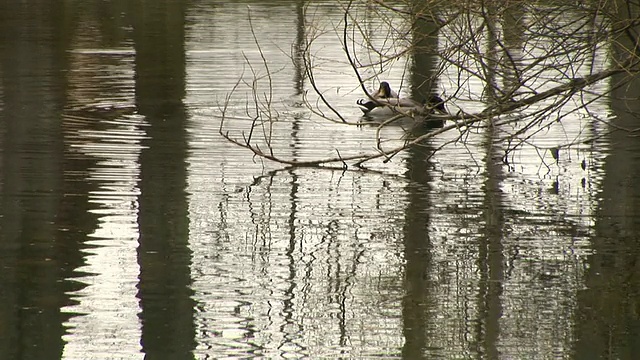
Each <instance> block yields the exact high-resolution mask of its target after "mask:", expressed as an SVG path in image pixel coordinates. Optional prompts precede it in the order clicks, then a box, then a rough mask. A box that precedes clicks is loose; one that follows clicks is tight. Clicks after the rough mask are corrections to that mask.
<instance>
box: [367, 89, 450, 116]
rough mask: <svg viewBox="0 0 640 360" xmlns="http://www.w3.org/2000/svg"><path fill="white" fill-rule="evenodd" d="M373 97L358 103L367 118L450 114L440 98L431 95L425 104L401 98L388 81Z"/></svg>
mask: <svg viewBox="0 0 640 360" xmlns="http://www.w3.org/2000/svg"><path fill="white" fill-rule="evenodd" d="M371 97H372V99H371V100H368V101H366V100H364V99H360V100H358V101H356V103H357V104H358V105H359V106H360V110H362V113H363V114H364V116H366V117H389V116H394V115H405V116H419V117H426V116H432V115H435V114H437V113H440V114H443V115H448V114H449V113H448V112H447V109H446V108H445V106H444V100H442V98H440V97H439V96H437V95H431V96H430V97H429V98H428V99H427V100H426V101H425V102H424V103H420V102H418V101H415V100H413V99H411V98H400V97H399V96H398V94H397V93H396V92H394V91H393V90H391V87H390V86H389V83H387V82H386V81H383V82H381V83H380V88H379V89H378V91H376V92H375V93H374V94H372V96H371Z"/></svg>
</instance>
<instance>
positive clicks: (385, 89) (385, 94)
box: [372, 81, 397, 99]
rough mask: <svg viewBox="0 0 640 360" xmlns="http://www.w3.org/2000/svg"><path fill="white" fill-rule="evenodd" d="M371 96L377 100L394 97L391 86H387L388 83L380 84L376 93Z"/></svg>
mask: <svg viewBox="0 0 640 360" xmlns="http://www.w3.org/2000/svg"><path fill="white" fill-rule="evenodd" d="M372 96H373V97H374V98H379V99H388V98H390V97H394V96H393V92H392V91H391V86H389V83H388V82H386V81H383V82H381V83H380V87H379V88H378V91H376V92H375V93H374V94H373V95H372ZM395 97H397V96H395Z"/></svg>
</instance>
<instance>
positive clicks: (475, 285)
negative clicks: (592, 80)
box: [0, 1, 640, 359]
mask: <svg viewBox="0 0 640 360" xmlns="http://www.w3.org/2000/svg"><path fill="white" fill-rule="evenodd" d="M332 4H333V3H331V2H329V3H325V4H323V3H319V4H316V5H314V6H311V7H310V8H308V9H307V12H306V15H304V13H303V11H302V10H303V5H304V4H303V3H302V2H296V1H281V2H273V3H265V2H253V3H251V4H250V9H251V17H252V23H253V25H254V27H255V29H256V30H257V31H256V36H257V37H258V39H259V40H260V42H261V44H262V46H263V48H262V50H263V53H264V54H265V55H267V57H268V59H269V66H270V67H271V69H272V70H273V74H272V77H273V79H272V80H273V83H272V84H273V97H274V105H273V108H274V109H276V110H278V116H279V117H280V121H279V122H278V123H276V124H275V128H274V148H275V149H276V150H277V151H278V152H279V154H283V155H286V156H288V157H291V158H294V159H298V160H305V159H313V158H318V157H327V156H334V155H335V150H336V149H338V150H339V152H340V153H341V154H343V155H345V156H347V155H350V154H357V153H360V152H362V151H366V152H371V151H373V149H374V141H375V138H376V134H375V128H374V127H356V126H349V125H343V124H335V123H328V122H326V121H324V120H322V119H320V118H319V117H317V116H312V115H310V114H309V113H308V111H307V110H306V109H305V108H304V107H302V106H301V105H300V104H301V103H302V101H303V100H304V99H305V98H304V97H303V94H304V93H305V91H307V90H310V85H309V84H308V82H305V81H304V80H303V76H302V72H301V68H300V66H299V65H300V64H299V63H297V62H296V61H292V59H291V58H290V55H291V53H290V51H291V49H292V48H293V49H294V51H295V48H296V47H295V46H293V47H292V44H299V42H300V39H301V37H303V36H305V33H307V34H308V33H309V32H311V31H312V27H311V26H310V25H308V26H305V24H318V23H320V24H326V23H331V21H335V23H338V22H339V21H340V20H341V19H342V16H343V13H342V10H341V9H340V8H337V7H335V6H333V5H332ZM248 11H249V10H248V8H247V4H246V3H235V2H232V3H229V2H215V1H214V2H205V1H190V2H177V1H138V2H126V1H121V2H119V1H115V2H95V3H84V2H80V3H78V2H48V1H39V2H28V3H23V2H21V3H18V2H15V3H14V2H5V3H3V4H2V5H0V20H1V21H0V26H1V30H2V31H1V32H0V34H1V35H0V39H1V40H0V41H1V42H0V81H1V82H0V133H1V134H2V137H1V138H0V139H1V140H0V157H1V159H2V161H1V162H0V173H1V174H2V177H1V178H0V201H1V202H2V209H1V213H0V269H1V271H0V289H2V291H1V292H0V301H2V303H1V305H2V306H0V358H2V359H48V358H68V359H104V358H109V359H115V358H122V359H133V358H144V357H148V358H166V359H184V358H247V357H262V356H264V357H271V358H274V357H310V358H320V357H337V358H365V357H382V358H392V357H393V358H406V359H416V358H423V357H424V358H446V359H448V358H486V359H497V358H501V359H516V358H522V359H530V358H545V359H546V358H566V359H574V358H575V359H590V358H592V359H601V358H602V359H609V358H611V359H613V358H616V359H635V358H638V357H640V316H639V315H638V314H640V303H639V302H638V299H640V296H639V295H640V294H638V292H639V289H640V287H639V282H640V281H639V279H640V278H639V274H640V268H639V266H640V265H639V264H640V262H638V259H639V256H640V245H639V244H640V243H639V242H638V240H639V235H638V230H639V229H640V220H639V219H640V216H639V215H640V214H639V213H640V205H638V204H640V187H639V186H638V185H637V183H636V178H637V177H636V176H635V175H636V173H638V170H637V169H640V155H638V154H640V152H639V150H640V145H639V143H638V140H637V138H636V137H632V136H628V134H627V133H624V132H612V133H611V132H610V131H609V130H611V128H609V125H608V124H607V123H602V122H599V121H593V122H590V121H589V120H588V119H585V118H582V119H581V120H578V119H574V120H575V121H565V122H564V123H563V126H562V127H551V128H549V129H548V130H547V131H545V132H544V133H542V134H541V135H540V136H538V137H537V138H536V139H534V140H535V141H538V144H542V145H545V146H548V147H553V146H558V145H559V144H564V143H566V142H567V139H576V138H577V139H582V138H583V137H584V138H590V137H597V141H593V142H589V143H585V144H582V145H579V146H575V147H572V148H571V149H570V150H566V151H562V152H561V153H560V155H561V156H560V158H559V160H558V161H554V160H553V159H552V158H551V155H549V154H540V153H538V152H536V150H535V149H534V148H529V147H526V146H525V147H522V148H521V149H519V150H518V151H516V152H513V153H512V155H511V159H510V161H509V163H508V164H505V163H504V162H503V161H501V156H502V155H501V154H502V152H503V150H502V149H501V147H500V146H501V145H499V143H498V142H497V141H494V140H496V139H498V138H499V134H497V133H491V132H489V131H487V132H486V133H476V134H471V135H470V137H469V139H468V141H467V145H466V146H463V145H462V144H461V143H452V144H450V145H449V146H447V147H444V148H443V149H442V150H441V151H439V152H437V153H436V154H435V155H434V156H432V157H427V156H426V155H427V154H429V153H430V152H431V151H432V150H434V149H439V148H440V146H441V145H443V144H446V143H449V142H451V141H453V140H455V138H456V137H457V136H458V135H457V134H455V133H447V134H443V135H442V136H440V137H437V138H435V139H432V140H430V141H429V142H428V143H426V144H424V146H422V147H417V148H414V149H411V150H410V151H408V152H406V153H403V154H399V155H397V156H396V158H395V159H394V160H393V161H391V162H390V163H386V164H383V163H381V162H378V163H374V164H372V165H371V168H372V169H373V170H376V171H366V172H365V171H346V172H344V171H341V170H329V169H314V168H289V169H287V168H284V167H282V166H279V165H277V164H273V163H269V162H262V161H261V160H259V159H257V158H253V157H252V156H251V154H250V153H249V152H248V151H247V150H245V149H241V148H238V147H235V146H232V145H230V144H229V143H227V142H225V141H224V140H223V139H221V137H220V136H219V134H218V128H219V125H220V117H219V114H220V110H219V105H220V104H221V103H222V101H223V100H224V99H225V96H226V94H227V93H228V92H229V91H230V89H231V88H232V87H233V86H234V84H235V83H236V81H237V80H238V78H239V77H241V76H245V77H246V76H247V75H248V74H250V72H249V71H250V70H248V68H247V66H246V65H244V66H243V64H245V58H246V59H249V60H251V61H252V62H253V63H254V64H260V54H259V52H258V51H257V50H256V48H255V44H254V40H253V37H252V34H251V31H250V30H249V22H248ZM363 11H365V10H363ZM371 21H372V25H371V26H375V24H376V20H375V19H372V20H371ZM398 21H400V20H398ZM315 29H318V28H315ZM327 29H329V30H330V29H331V28H330V27H329V28H327ZM317 44H318V46H319V47H320V48H322V49H323V50H322V51H323V53H322V55H323V57H325V60H326V61H325V62H323V63H322V64H321V65H322V66H319V67H318V71H317V79H318V81H319V83H321V84H323V85H325V86H327V88H330V89H331V91H328V92H327V97H328V98H329V99H330V100H331V101H332V103H334V104H336V105H337V106H340V107H341V108H344V110H342V113H343V115H345V116H346V117H348V119H349V120H356V119H358V118H359V114H358V112H359V110H358V109H356V108H354V107H353V104H354V101H355V99H357V98H358V97H360V96H361V93H360V91H359V90H358V89H357V80H356V79H355V78H354V76H353V73H352V72H349V71H350V70H349V67H348V64H346V63H345V60H344V57H343V53H342V48H341V47H340V44H339V43H336V42H335V34H334V33H332V32H331V31H326V32H325V33H323V35H322V36H319V38H318V40H317ZM434 46H443V45H442V44H440V45H438V44H434ZM600 55H601V56H602V57H603V59H604V58H605V57H606V54H600ZM294 60H295V57H294ZM400 61H402V60H400ZM424 61H426V62H427V63H428V61H430V60H429V59H426V60H424ZM606 62H607V61H606V60H601V63H603V64H606ZM243 69H244V70H243ZM256 69H257V70H256V71H259V72H260V71H263V72H264V69H260V68H259V67H257V68H256ZM243 71H244V73H243ZM243 74H244V75H243ZM387 75H388V77H387V78H388V79H389V80H390V81H394V83H399V79H401V78H402V77H403V75H404V67H403V66H402V65H400V66H399V67H397V68H394V69H392V70H391V71H390V72H389V73H388V74H387ZM452 76H453V75H452ZM452 76H449V77H446V76H445V77H443V78H442V79H440V83H439V85H438V86H439V89H440V90H443V91H451V90H450V89H449V86H450V84H449V83H448V82H447V78H451V77H452ZM616 81H617V79H613V80H612V81H611V82H612V83H615V82H616ZM259 86H264V83H261V84H259ZM598 86H600V87H601V88H595V89H594V91H598V90H603V91H604V90H606V89H608V86H610V85H609V83H607V82H604V83H602V84H598ZM475 87H478V88H480V87H481V85H480V84H473V83H471V84H470V85H469V88H468V89H469V93H464V92H462V93H460V100H459V101H458V102H456V103H453V104H449V107H450V109H452V110H454V109H455V108H457V107H460V108H464V109H466V110H467V111H473V110H474V109H475V110H478V108H477V107H478V106H479V105H478V103H477V102H474V99H473V96H472V95H473V90H474V89H475ZM638 89H639V87H638V84H637V82H631V86H629V87H624V88H618V89H617V90H615V91H614V97H612V98H611V99H607V100H602V101H599V102H596V103H595V104H594V107H593V108H594V111H596V112H597V113H598V114H599V115H600V116H601V117H602V118H606V119H608V120H612V121H615V124H617V125H618V126H624V127H627V128H637V119H636V116H637V114H638V113H640V106H638V104H637V102H633V101H624V99H629V98H634V97H637V96H638V95H637V94H638ZM245 95H246V92H243V91H239V92H238V93H236V95H235V96H234V97H232V98H231V107H230V109H229V111H230V115H231V117H232V119H231V121H228V122H227V123H226V125H225V126H226V127H225V128H226V129H227V130H229V131H230V133H232V134H236V135H237V134H240V131H242V130H244V129H246V128H247V126H248V125H249V124H250V123H249V122H248V120H247V117H246V116H245V115H246V111H247V110H246V106H245V105H246V96H245ZM312 100H313V99H312ZM479 109H481V108H479ZM586 124H587V125H586ZM403 134H404V131H403V129H401V128H400V127H394V128H389V129H386V130H385V133H384V136H385V138H387V139H392V140H389V141H388V142H385V143H384V144H383V146H385V147H386V146H388V147H389V148H391V147H392V146H394V145H397V144H398V143H401V141H402V140H401V138H402V135H403ZM491 144H497V145H495V146H491ZM583 164H584V166H583ZM583 167H584V168H583Z"/></svg>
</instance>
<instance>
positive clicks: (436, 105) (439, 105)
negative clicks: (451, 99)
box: [427, 95, 449, 114]
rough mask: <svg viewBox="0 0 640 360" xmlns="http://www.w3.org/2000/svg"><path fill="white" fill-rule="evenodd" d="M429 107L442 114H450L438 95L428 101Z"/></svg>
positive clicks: (432, 96)
mask: <svg viewBox="0 0 640 360" xmlns="http://www.w3.org/2000/svg"><path fill="white" fill-rule="evenodd" d="M427 105H429V106H431V107H432V108H433V109H434V110H436V111H437V112H439V113H441V114H449V112H448V111H447V108H446V107H444V100H442V98H441V97H440V96H438V95H430V96H429V98H428V99H427Z"/></svg>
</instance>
